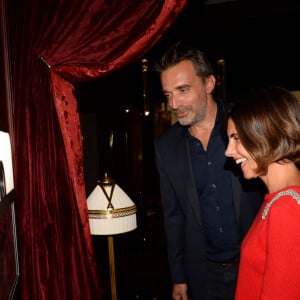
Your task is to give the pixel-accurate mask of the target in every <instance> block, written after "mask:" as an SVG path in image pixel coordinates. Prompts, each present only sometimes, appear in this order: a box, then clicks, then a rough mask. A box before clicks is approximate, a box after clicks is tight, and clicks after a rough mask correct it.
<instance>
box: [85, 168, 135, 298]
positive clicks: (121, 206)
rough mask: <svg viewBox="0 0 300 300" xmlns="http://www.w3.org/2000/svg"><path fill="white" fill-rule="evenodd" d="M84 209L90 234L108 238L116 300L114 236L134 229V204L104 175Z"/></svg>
mask: <svg viewBox="0 0 300 300" xmlns="http://www.w3.org/2000/svg"><path fill="white" fill-rule="evenodd" d="M87 206H88V212H89V224H90V230H91V234H92V235H107V238H108V253H109V267H110V285H111V299H112V300H117V291H116V276H115V259H114V243H113V235H115V234H120V233H125V232H129V231H132V230H134V229H136V228H137V220H136V211H137V210H136V205H135V204H134V202H133V201H132V200H131V199H130V198H129V197H128V196H127V194H126V193H125V192H124V191H123V190H122V189H121V188H120V187H119V186H118V185H117V184H116V183H115V182H114V180H112V179H111V178H109V177H108V175H107V173H105V175H104V179H103V180H102V181H98V184H97V186H96V187H95V188H94V190H93V191H92V192H91V194H90V195H89V196H88V198H87Z"/></svg>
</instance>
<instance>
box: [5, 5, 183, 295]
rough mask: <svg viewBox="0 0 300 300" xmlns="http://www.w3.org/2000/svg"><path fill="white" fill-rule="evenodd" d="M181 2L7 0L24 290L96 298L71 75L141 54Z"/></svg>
mask: <svg viewBox="0 0 300 300" xmlns="http://www.w3.org/2000/svg"><path fill="white" fill-rule="evenodd" d="M3 1H4V0H3ZM186 2H187V0H165V1H163V0H139V1H138V0H136V1H120V0H109V1H108V0H94V1H93V0H52V1H46V0H43V1H41V0H9V1H7V12H8V22H9V38H10V46H11V71H12V98H13V110H14V128H13V129H14V132H13V139H14V149H13V150H14V151H13V153H14V171H15V191H16V203H15V206H16V217H17V231H18V243H19V258H20V272H21V274H20V282H19V285H20V296H21V299H22V300H27V299H28V300H29V299H30V300H32V299H35V300H36V299H51V300H52V299H60V300H64V299H66V300H70V299H90V300H94V299H101V295H102V286H101V282H99V280H98V276H97V271H96V266H95V253H94V249H93V246H92V240H91V236H90V230H89V223H88V212H87V205H86V195H85V183H84V177H83V157H82V144H81V132H80V122H79V115H78V111H77V101H76V97H75V93H74V83H75V82H82V81H87V80H91V79H96V78H99V77H101V76H104V75H105V74H107V73H108V72H111V71H113V70H116V69H119V68H121V67H123V66H125V65H126V64H129V63H131V62H133V61H135V60H137V59H138V58H139V57H141V56H142V55H143V54H144V53H145V52H146V51H147V50H149V49H150V48H151V46H153V45H154V44H155V43H156V41H157V40H158V39H159V38H160V37H161V36H162V35H163V33H164V32H165V31H166V30H167V29H168V27H169V26H170V25H171V23H172V22H173V21H174V19H175V18H176V16H177V15H178V14H179V13H180V12H181V11H182V9H183V8H184V6H185V4H186ZM100 101H101V100H100ZM103 101H105V99H103ZM97 254H98V255H101V253H97Z"/></svg>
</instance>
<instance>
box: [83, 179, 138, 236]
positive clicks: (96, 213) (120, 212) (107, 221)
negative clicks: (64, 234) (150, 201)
mask: <svg viewBox="0 0 300 300" xmlns="http://www.w3.org/2000/svg"><path fill="white" fill-rule="evenodd" d="M87 206H88V211H89V222H90V230H91V234H94V235H113V234H119V233H125V232H128V231H132V230H134V229H136V228H137V221H136V206H135V204H134V202H133V201H132V200H131V199H130V198H129V197H128V196H127V194H126V193H125V192H124V191H123V190H122V189H121V188H120V187H119V186H118V185H117V184H115V183H114V182H113V181H112V180H111V179H109V178H108V177H107V174H105V178H104V180H103V181H102V182H99V184H98V185H97V186H96V187H95V189H94V190H93V191H92V193H91V194H90V195H89V197H88V198H87Z"/></svg>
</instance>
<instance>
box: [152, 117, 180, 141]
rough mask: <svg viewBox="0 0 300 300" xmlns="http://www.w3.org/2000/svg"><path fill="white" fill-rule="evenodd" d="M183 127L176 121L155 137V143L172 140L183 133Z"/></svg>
mask: <svg viewBox="0 0 300 300" xmlns="http://www.w3.org/2000/svg"><path fill="white" fill-rule="evenodd" d="M185 132H186V130H185V128H184V127H183V126H181V125H180V124H179V122H176V123H175V124H174V125H172V126H171V127H169V128H168V129H166V130H165V131H164V132H162V133H161V134H160V135H159V136H158V137H157V138H156V139H155V142H156V143H163V142H165V141H167V142H170V141H172V140H177V139H178V138H182V137H183V136H184V135H185Z"/></svg>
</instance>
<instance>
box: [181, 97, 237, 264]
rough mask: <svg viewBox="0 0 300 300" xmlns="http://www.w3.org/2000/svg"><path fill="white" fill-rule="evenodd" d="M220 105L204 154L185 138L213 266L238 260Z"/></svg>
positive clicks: (209, 257) (195, 144) (193, 140)
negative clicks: (215, 263) (214, 263)
mask: <svg viewBox="0 0 300 300" xmlns="http://www.w3.org/2000/svg"><path fill="white" fill-rule="evenodd" d="M222 114H223V105H222V104H221V103H220V102H219V103H218V112H217V117H216V122H215V126H214V128H213V131H212V133H211V136H210V139H209V142H208V146H207V150H206V151H205V150H204V149H203V146H202V143H201V142H200V141H199V140H198V139H196V138H195V137H192V136H191V135H190V134H189V133H188V129H187V133H188V135H189V148H190V154H191V162H192V166H193V172H194V178H195V183H196V187H197V191H198V197H199V201H200V207H201V212H202V220H203V228H204V233H205V237H206V240H207V247H208V249H207V258H208V259H209V260H212V261H216V262H225V261H231V260H233V259H235V258H236V257H238V254H239V249H240V241H239V234H238V229H237V228H238V226H237V222H236V216H235V212H234V204H233V193H232V185H231V176H232V175H231V172H232V171H230V170H229V169H227V168H226V160H227V158H226V156H225V150H226V147H227V138H226V131H225V130H224V127H222V126H223V125H222V123H221V116H222Z"/></svg>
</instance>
